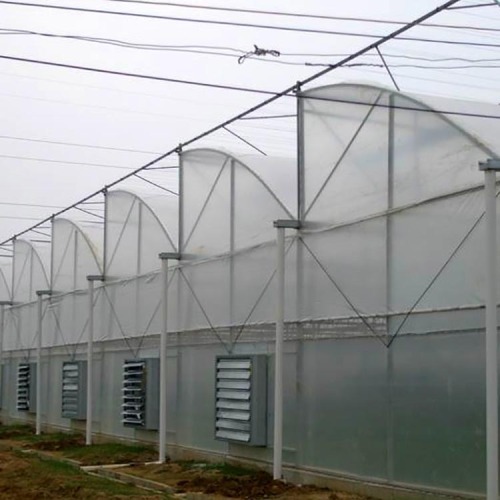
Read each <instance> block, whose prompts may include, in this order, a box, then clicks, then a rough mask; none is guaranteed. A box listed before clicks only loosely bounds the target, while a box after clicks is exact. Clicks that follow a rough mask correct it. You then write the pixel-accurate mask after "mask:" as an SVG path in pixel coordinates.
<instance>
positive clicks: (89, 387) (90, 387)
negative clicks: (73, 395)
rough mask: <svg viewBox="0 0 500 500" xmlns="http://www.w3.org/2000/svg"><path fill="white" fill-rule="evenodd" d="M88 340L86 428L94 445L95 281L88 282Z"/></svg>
mask: <svg viewBox="0 0 500 500" xmlns="http://www.w3.org/2000/svg"><path fill="white" fill-rule="evenodd" d="M88 285H89V288H88V291H89V293H88V299H89V303H88V308H89V322H88V338H87V422H86V427H85V444H86V445H87V446H88V445H91V444H92V414H93V405H92V402H93V401H92V398H93V394H92V391H93V388H94V376H93V375H94V370H93V362H94V280H92V279H89V280H88Z"/></svg>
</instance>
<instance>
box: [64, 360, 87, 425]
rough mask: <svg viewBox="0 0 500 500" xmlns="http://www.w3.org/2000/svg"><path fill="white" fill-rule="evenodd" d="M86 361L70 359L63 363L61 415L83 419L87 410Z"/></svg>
mask: <svg viewBox="0 0 500 500" xmlns="http://www.w3.org/2000/svg"><path fill="white" fill-rule="evenodd" d="M86 382H87V363H86V362H85V361H71V362H66V363H63V382H62V416H63V417H64V418H71V419H73V420H84V419H85V418H86V412H87V398H86V393H87V383H86Z"/></svg>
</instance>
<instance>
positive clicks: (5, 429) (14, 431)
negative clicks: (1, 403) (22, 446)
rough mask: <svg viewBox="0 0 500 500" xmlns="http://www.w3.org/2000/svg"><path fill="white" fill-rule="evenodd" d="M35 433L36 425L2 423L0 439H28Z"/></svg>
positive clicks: (0, 425)
mask: <svg viewBox="0 0 500 500" xmlns="http://www.w3.org/2000/svg"><path fill="white" fill-rule="evenodd" d="M34 434H35V429H34V427H33V426H31V425H29V424H12V425H4V424H0V439H27V438H29V437H30V436H33V435H34Z"/></svg>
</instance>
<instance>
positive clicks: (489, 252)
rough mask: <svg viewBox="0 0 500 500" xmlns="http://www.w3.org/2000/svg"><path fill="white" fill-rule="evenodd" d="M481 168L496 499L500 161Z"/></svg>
mask: <svg viewBox="0 0 500 500" xmlns="http://www.w3.org/2000/svg"><path fill="white" fill-rule="evenodd" d="M479 169H480V170H483V171H484V202H485V226H484V227H485V231H486V233H485V244H486V259H485V262H486V342H485V344H486V499H487V500H498V330H497V328H498V325H497V288H496V286H497V276H498V273H497V267H496V264H497V215H496V212H497V207H496V171H497V170H500V160H491V159H490V160H488V161H487V162H485V163H480V164H479Z"/></svg>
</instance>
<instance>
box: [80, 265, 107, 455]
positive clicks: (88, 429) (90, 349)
mask: <svg viewBox="0 0 500 500" xmlns="http://www.w3.org/2000/svg"><path fill="white" fill-rule="evenodd" d="M104 280H105V278H104V276H103V275H102V274H99V275H89V276H87V281H88V299H89V322H88V329H89V335H88V341H87V422H86V426H85V444H86V445H87V446H89V445H91V444H92V417H93V410H94V408H93V399H92V398H93V386H94V370H93V368H94V366H93V363H94V282H96V281H101V282H102V281H104Z"/></svg>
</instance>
